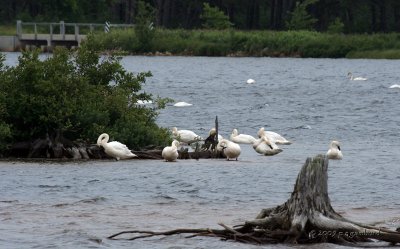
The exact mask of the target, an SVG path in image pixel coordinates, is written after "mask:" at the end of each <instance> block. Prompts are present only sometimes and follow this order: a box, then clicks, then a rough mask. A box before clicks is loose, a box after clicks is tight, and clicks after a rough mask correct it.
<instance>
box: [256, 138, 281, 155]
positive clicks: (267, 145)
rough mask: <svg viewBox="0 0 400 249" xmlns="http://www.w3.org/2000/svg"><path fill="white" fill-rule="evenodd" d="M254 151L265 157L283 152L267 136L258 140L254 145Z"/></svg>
mask: <svg viewBox="0 0 400 249" xmlns="http://www.w3.org/2000/svg"><path fill="white" fill-rule="evenodd" d="M253 149H254V150H255V151H256V152H257V153H259V154H263V155H264V156H273V155H276V154H279V153H281V152H282V149H280V148H279V147H278V146H277V145H276V144H275V143H273V142H271V141H270V140H269V139H268V138H267V137H266V136H262V137H261V138H259V139H256V141H254V143H253Z"/></svg>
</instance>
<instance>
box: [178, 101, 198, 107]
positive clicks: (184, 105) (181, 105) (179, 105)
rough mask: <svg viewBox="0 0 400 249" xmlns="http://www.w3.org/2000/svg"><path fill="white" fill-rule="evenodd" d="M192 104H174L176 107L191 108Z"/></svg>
mask: <svg viewBox="0 0 400 249" xmlns="http://www.w3.org/2000/svg"><path fill="white" fill-rule="evenodd" d="M192 105H193V104H190V103H187V102H177V103H175V104H174V106H176V107H186V106H192Z"/></svg>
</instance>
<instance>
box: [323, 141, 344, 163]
mask: <svg viewBox="0 0 400 249" xmlns="http://www.w3.org/2000/svg"><path fill="white" fill-rule="evenodd" d="M326 155H327V156H328V158H329V159H334V160H341V159H342V158H343V154H342V151H341V150H340V143H339V142H338V141H332V142H331V144H330V146H329V150H328V152H326Z"/></svg>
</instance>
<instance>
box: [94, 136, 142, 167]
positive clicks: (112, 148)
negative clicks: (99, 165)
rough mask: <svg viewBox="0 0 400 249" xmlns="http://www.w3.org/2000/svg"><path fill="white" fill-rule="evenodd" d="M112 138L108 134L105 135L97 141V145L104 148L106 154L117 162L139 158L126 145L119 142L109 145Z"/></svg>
mask: <svg viewBox="0 0 400 249" xmlns="http://www.w3.org/2000/svg"><path fill="white" fill-rule="evenodd" d="M109 139H110V137H109V136H108V134H107V133H103V134H101V135H100V136H99V138H98V139H97V145H98V146H102V147H103V148H104V152H105V153H106V154H107V155H109V156H110V157H114V158H115V159H117V160H120V159H128V158H132V157H138V156H137V155H135V154H133V153H132V151H131V150H130V149H128V147H127V146H126V145H125V144H121V143H120V142H117V141H112V142H109V143H108V140H109Z"/></svg>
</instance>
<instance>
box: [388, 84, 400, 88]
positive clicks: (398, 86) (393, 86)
mask: <svg viewBox="0 0 400 249" xmlns="http://www.w3.org/2000/svg"><path fill="white" fill-rule="evenodd" d="M389 88H392V89H393V88H400V85H398V84H394V85H391V86H390V87H389Z"/></svg>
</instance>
